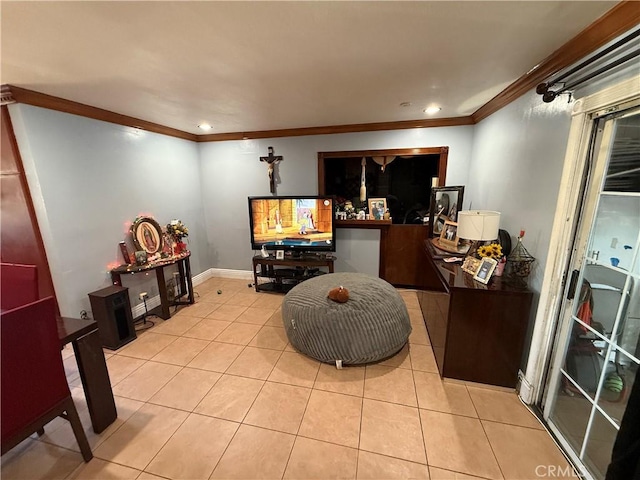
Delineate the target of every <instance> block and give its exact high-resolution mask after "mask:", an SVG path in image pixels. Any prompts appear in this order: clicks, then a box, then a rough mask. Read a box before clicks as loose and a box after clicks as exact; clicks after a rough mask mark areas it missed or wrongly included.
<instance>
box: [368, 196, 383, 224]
mask: <svg viewBox="0 0 640 480" xmlns="http://www.w3.org/2000/svg"><path fill="white" fill-rule="evenodd" d="M386 211H387V199H386V198H370V199H369V215H370V218H371V220H383V219H384V212H386Z"/></svg>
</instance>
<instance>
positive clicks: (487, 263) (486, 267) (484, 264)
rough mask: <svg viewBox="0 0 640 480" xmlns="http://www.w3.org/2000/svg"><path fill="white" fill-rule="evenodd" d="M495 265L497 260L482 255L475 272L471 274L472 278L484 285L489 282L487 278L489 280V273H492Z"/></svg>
mask: <svg viewBox="0 0 640 480" xmlns="http://www.w3.org/2000/svg"><path fill="white" fill-rule="evenodd" d="M496 265H498V262H497V261H496V260H495V259H493V258H490V257H484V258H483V259H482V260H480V266H479V267H478V271H477V272H476V274H475V275H474V276H473V279H474V280H477V281H478V282H480V283H484V284H485V285H486V284H487V283H489V280H491V275H493V271H494V270H495V269H496Z"/></svg>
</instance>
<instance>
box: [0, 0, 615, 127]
mask: <svg viewBox="0 0 640 480" xmlns="http://www.w3.org/2000/svg"><path fill="white" fill-rule="evenodd" d="M615 4H616V2H611V1H609V2H602V1H585V2H578V1H548V2H546V1H532V2H526V1H498V2H484V1H460V2H458V1H422V2H404V1H386V2H369V1H362V2H357V1H354V2H348V1H341V2H321V1H317V2H209V1H201V2H187V1H174V2H155V1H150V2H149V1H140V2H116V1H114V2H88V1H87V2H65V1H62V2H56V1H51V2H31V1H24V2H14V1H9V2H8V1H2V3H1V9H2V10H1V13H2V19H1V21H2V24H1V27H2V44H1V48H2V51H1V53H2V62H1V67H2V70H1V71H0V72H1V75H0V80H1V81H0V83H2V84H11V85H15V86H18V87H22V88H26V89H30V90H35V91H37V92H41V93H46V94H49V95H54V96H57V97H61V98H64V99H67V100H73V101H76V102H79V103H83V104H87V105H91V106H94V107H99V108H102V109H106V110H109V111H113V112H117V113H120V114H123V115H128V116H132V117H136V118H139V119H142V120H146V121H150V122H154V123H158V124H161V125H165V126H168V127H172V128H175V129H178V130H182V131H185V132H190V133H196V134H202V133H204V132H203V131H202V130H200V129H198V128H197V125H198V124H201V123H204V122H206V123H210V124H211V125H213V129H212V130H210V131H209V132H207V133H214V134H215V133H228V132H249V131H256V130H274V129H284V128H301V127H317V126H329V125H347V124H358V123H373V122H392V121H402V120H417V119H424V118H427V117H426V115H425V114H424V113H423V109H424V108H425V107H427V106H429V105H432V104H435V105H438V106H440V107H441V108H442V109H441V111H440V112H439V113H437V114H436V115H433V116H432V117H429V118H438V117H441V118H449V117H459V116H467V115H470V114H472V113H473V112H474V111H476V110H477V109H478V108H479V107H481V106H482V105H483V104H485V103H486V102H487V101H489V100H490V99H491V98H493V97H494V96H495V95H496V94H498V93H499V92H501V91H502V90H503V89H504V88H505V87H506V86H508V85H509V84H511V83H512V82H514V81H515V80H516V79H517V78H519V77H520V76H521V75H523V74H525V73H526V72H527V71H529V70H530V69H531V68H532V67H534V66H535V65H536V64H537V63H538V62H540V61H541V60H543V59H544V58H545V57H547V56H548V55H550V54H551V53H552V52H554V51H555V50H556V49H558V48H559V47H561V46H562V45H563V44H564V43H565V42H567V41H568V40H570V39H571V38H573V37H574V36H576V35H577V34H578V33H579V32H580V31H581V30H583V29H584V28H586V27H587V26H588V25H590V24H591V23H593V21H595V20H596V19H597V18H598V17H600V16H602V15H603V14H604V13H605V12H606V11H607V10H609V9H611V8H613V6H615ZM403 102H410V103H411V105H410V106H407V107H402V106H400V104H401V103H403Z"/></svg>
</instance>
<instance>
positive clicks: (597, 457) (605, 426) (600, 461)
mask: <svg viewBox="0 0 640 480" xmlns="http://www.w3.org/2000/svg"><path fill="white" fill-rule="evenodd" d="M617 434H618V430H616V428H615V427H614V426H613V425H611V423H610V422H609V421H608V420H607V419H606V418H605V417H603V416H602V414H601V413H600V412H598V411H596V413H595V417H594V418H593V423H592V424H591V430H590V431H589V439H588V440H587V448H586V450H585V453H584V458H583V461H584V462H585V464H586V465H587V466H588V468H589V470H590V471H591V472H592V473H593V474H594V477H596V478H604V476H605V473H606V472H607V467H608V466H609V463H610V462H611V450H612V449H613V443H614V442H615V440H616V435H617Z"/></svg>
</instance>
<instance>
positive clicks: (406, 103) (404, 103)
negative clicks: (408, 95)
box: [400, 102, 411, 107]
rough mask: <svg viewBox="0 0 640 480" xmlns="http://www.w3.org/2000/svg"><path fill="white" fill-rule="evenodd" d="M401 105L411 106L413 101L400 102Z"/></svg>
mask: <svg viewBox="0 0 640 480" xmlns="http://www.w3.org/2000/svg"><path fill="white" fill-rule="evenodd" d="M400 106H401V107H410V106H411V102H402V103H401V104H400Z"/></svg>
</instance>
